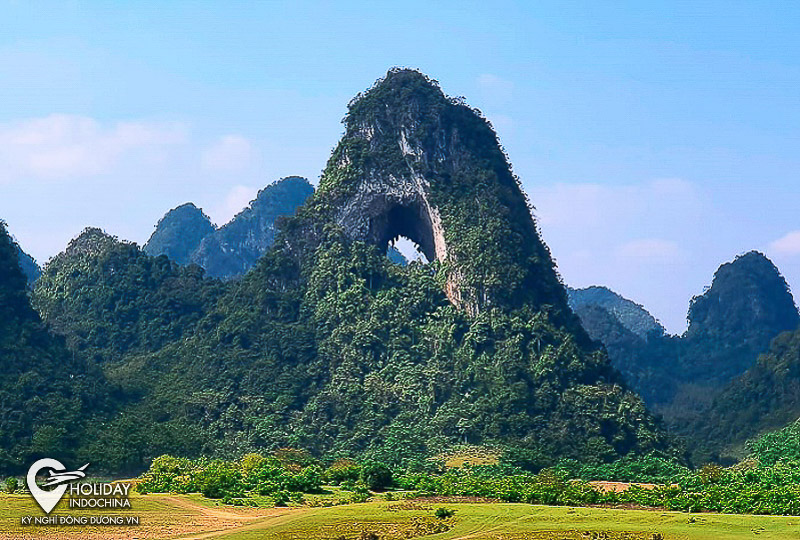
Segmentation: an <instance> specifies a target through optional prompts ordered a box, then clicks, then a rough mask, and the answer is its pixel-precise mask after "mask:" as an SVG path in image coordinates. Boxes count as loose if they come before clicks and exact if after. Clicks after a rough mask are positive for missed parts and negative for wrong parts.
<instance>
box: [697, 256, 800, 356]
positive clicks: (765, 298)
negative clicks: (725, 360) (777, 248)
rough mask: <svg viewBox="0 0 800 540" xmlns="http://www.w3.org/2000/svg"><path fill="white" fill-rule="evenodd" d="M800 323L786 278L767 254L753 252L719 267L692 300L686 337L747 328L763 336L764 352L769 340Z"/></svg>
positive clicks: (762, 348)
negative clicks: (702, 291)
mask: <svg viewBox="0 0 800 540" xmlns="http://www.w3.org/2000/svg"><path fill="white" fill-rule="evenodd" d="M798 323H800V317H799V316H798V312H797V307H796V306H795V303H794V299H793V298H792V294H791V293H790V292H789V286H788V285H787V283H786V280H785V279H784V278H783V276H782V275H781V274H780V272H779V271H778V269H777V268H776V267H775V265H774V264H773V263H772V261H770V260H769V259H768V258H767V257H766V256H765V255H764V254H762V253H759V252H757V251H751V252H749V253H746V254H744V255H740V256H738V257H736V259H735V260H734V261H732V262H729V263H726V264H723V265H722V266H720V267H719V269H718V270H717V272H716V273H715V274H714V280H713V281H712V283H711V287H710V288H709V289H708V290H707V291H705V292H704V293H703V294H702V295H699V296H696V297H695V298H693V299H692V303H691V305H690V307H689V329H688V331H687V337H694V336H695V335H698V334H711V335H716V336H718V337H726V336H728V335H729V334H739V333H741V332H742V331H747V332H748V333H750V334H753V337H754V338H761V339H758V341H759V342H761V343H760V351H758V352H762V351H763V350H766V347H767V345H768V343H769V340H770V339H772V338H773V337H774V336H775V335H777V334H778V333H780V332H782V331H784V330H792V329H794V328H796V327H797V325H798ZM762 334H763V337H762Z"/></svg>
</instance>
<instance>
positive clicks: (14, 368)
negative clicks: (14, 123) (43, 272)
mask: <svg viewBox="0 0 800 540" xmlns="http://www.w3.org/2000/svg"><path fill="white" fill-rule="evenodd" d="M0 358H2V362H0V409H2V414H0V471H2V472H4V473H12V474H20V473H22V472H23V471H24V470H25V468H27V466H28V465H29V463H30V462H31V461H32V460H33V459H36V458H38V457H42V456H45V455H48V456H49V455H55V456H59V458H61V459H70V458H72V457H75V449H76V448H79V447H81V446H82V442H84V441H85V440H86V439H87V437H86V436H85V432H86V431H85V430H86V427H87V425H89V424H90V423H91V419H92V418H94V417H96V416H98V415H100V414H101V413H102V412H103V411H104V410H106V409H107V406H108V403H107V401H106V394H105V383H104V380H103V377H102V374H100V373H99V372H98V371H97V370H94V369H92V368H91V367H89V366H87V365H86V364H85V363H83V362H81V361H78V360H76V359H75V357H74V356H73V355H72V354H71V353H70V352H69V351H68V350H67V349H66V347H65V346H64V343H63V341H62V340H60V339H58V338H56V337H54V336H53V335H51V334H50V332H49V331H48V329H47V328H46V326H45V325H44V324H43V323H42V321H41V319H40V318H39V315H38V314H37V313H36V311H34V310H33V308H32V307H31V304H30V300H29V297H28V280H27V279H26V276H25V275H24V274H23V272H22V269H21V268H20V260H19V248H18V246H17V245H16V244H15V243H14V242H13V241H12V240H11V238H10V237H9V235H8V233H7V231H6V228H5V225H4V224H3V223H2V222H0Z"/></svg>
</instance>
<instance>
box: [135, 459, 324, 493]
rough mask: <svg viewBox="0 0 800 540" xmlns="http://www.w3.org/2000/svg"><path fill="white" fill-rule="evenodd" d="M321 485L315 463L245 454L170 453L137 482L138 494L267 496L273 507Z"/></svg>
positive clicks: (319, 473) (156, 461)
mask: <svg viewBox="0 0 800 540" xmlns="http://www.w3.org/2000/svg"><path fill="white" fill-rule="evenodd" d="M321 485H322V470H321V469H320V468H319V467H318V466H316V465H309V466H306V467H302V468H300V467H299V465H298V464H296V463H293V464H289V465H288V466H287V464H286V463H284V462H281V461H280V460H279V459H277V458H276V457H264V456H261V455H259V454H248V455H246V456H244V457H243V458H242V459H240V460H239V461H236V462H228V461H222V460H208V459H200V460H197V461H192V460H189V459H179V458H174V457H171V456H161V457H159V458H157V459H155V460H153V464H152V465H151V466H150V470H149V471H147V473H145V474H144V475H143V476H142V480H141V482H139V483H138V484H137V490H138V491H139V493H202V494H203V496H205V497H208V498H211V499H222V501H223V502H225V503H229V504H244V503H250V504H257V503H256V502H255V501H254V500H253V499H252V497H253V496H262V497H270V498H271V500H272V502H273V504H274V505H275V506H284V505H285V504H286V503H287V502H288V501H290V500H291V501H294V502H301V501H302V500H303V495H302V494H303V493H314V492H318V491H319V490H320V486H321Z"/></svg>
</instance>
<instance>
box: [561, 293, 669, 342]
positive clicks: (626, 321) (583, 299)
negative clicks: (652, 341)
mask: <svg viewBox="0 0 800 540" xmlns="http://www.w3.org/2000/svg"><path fill="white" fill-rule="evenodd" d="M567 294H568V295H569V305H570V307H571V308H572V309H573V311H576V312H577V311H578V310H580V308H582V307H583V306H597V307H599V308H601V309H604V310H606V311H608V312H609V313H610V314H611V315H612V316H613V317H614V318H615V319H617V320H618V321H619V322H620V323H621V324H622V325H623V326H624V327H625V328H626V329H627V330H629V331H631V332H633V333H634V334H636V335H637V336H639V337H640V338H647V336H648V334H650V333H651V332H656V333H658V334H664V333H665V332H666V330H664V327H663V326H661V324H660V323H659V322H658V321H657V320H656V319H655V317H653V316H652V315H651V314H650V313H649V312H648V311H647V310H646V309H644V307H643V306H641V305H639V304H637V303H635V302H633V301H631V300H628V299H627V298H623V297H622V296H620V295H619V294H617V293H615V292H614V291H612V290H611V289H609V288H607V287H598V286H592V287H586V288H584V289H572V288H569V287H567ZM584 328H586V325H585V324H584ZM587 330H589V329H588V328H587ZM589 333H590V334H591V331H589Z"/></svg>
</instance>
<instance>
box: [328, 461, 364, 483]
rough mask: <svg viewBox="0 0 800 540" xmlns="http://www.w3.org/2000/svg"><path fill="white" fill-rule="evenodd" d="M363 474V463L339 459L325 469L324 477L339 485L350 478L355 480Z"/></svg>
mask: <svg viewBox="0 0 800 540" xmlns="http://www.w3.org/2000/svg"><path fill="white" fill-rule="evenodd" d="M359 476H361V465H359V464H358V463H356V462H355V461H353V460H351V459H338V460H336V461H334V462H333V464H332V465H331V466H330V467H328V468H327V469H326V470H325V473H324V474H323V478H324V480H325V481H326V482H330V483H331V484H334V485H339V484H341V483H342V482H346V481H348V480H350V481H352V482H355V481H356V480H358V478H359Z"/></svg>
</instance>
